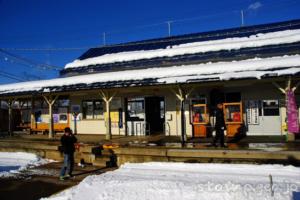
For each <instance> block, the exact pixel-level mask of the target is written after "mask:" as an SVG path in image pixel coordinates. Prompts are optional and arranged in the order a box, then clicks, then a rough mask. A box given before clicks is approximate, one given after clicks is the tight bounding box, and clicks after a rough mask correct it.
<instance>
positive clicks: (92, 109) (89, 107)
mask: <svg viewBox="0 0 300 200" xmlns="http://www.w3.org/2000/svg"><path fill="white" fill-rule="evenodd" d="M103 113H104V108H103V101H101V100H85V101H82V118H83V119H102V118H103Z"/></svg>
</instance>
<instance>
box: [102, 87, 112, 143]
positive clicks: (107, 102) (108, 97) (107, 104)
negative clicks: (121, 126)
mask: <svg viewBox="0 0 300 200" xmlns="http://www.w3.org/2000/svg"><path fill="white" fill-rule="evenodd" d="M115 95H116V92H113V93H112V94H110V93H109V92H104V91H103V90H100V96H101V98H102V99H103V101H104V102H105V107H106V113H107V118H106V136H105V139H106V140H111V139H112V132H111V117H110V102H111V101H112V100H113V98H114V97H115Z"/></svg>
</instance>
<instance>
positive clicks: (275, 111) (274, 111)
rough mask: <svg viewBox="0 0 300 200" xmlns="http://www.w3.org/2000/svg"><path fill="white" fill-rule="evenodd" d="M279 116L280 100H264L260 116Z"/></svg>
mask: <svg viewBox="0 0 300 200" xmlns="http://www.w3.org/2000/svg"><path fill="white" fill-rule="evenodd" d="M261 115H263V116H279V101H278V100H262V101H261V108H260V116H261Z"/></svg>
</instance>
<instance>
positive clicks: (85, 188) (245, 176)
mask: <svg viewBox="0 0 300 200" xmlns="http://www.w3.org/2000/svg"><path fill="white" fill-rule="evenodd" d="M271 188H272V189H271ZM299 192H300V168H296V167H293V166H282V165H246V164H187V163H142V164H130V163H128V164H125V165H123V166H121V167H120V168H119V169H117V170H115V171H112V172H107V173H105V174H102V175H93V176H88V177H87V178H85V179H84V180H83V181H82V182H81V183H80V184H79V185H77V186H75V187H73V188H70V189H68V190H65V191H63V192H62V193H59V194H57V195H55V196H53V197H50V198H48V200H50V199H51V200H71V199H73V200H80V199H82V200H85V199H89V200H98V199H99V200H100V199H101V200H108V199H110V200H118V199H120V200H142V199H148V200H151V199H153V200H161V199H172V200H177V199H178V200H183V199H184V200H186V199H201V200H206V199H213V200H215V199H216V200H222V199H230V200H232V199H236V200H242V199H296V196H298V197H299ZM44 200H45V199H44Z"/></svg>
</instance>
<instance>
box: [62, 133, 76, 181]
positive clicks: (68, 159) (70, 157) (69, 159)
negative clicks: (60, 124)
mask: <svg viewBox="0 0 300 200" xmlns="http://www.w3.org/2000/svg"><path fill="white" fill-rule="evenodd" d="M60 142H61V145H62V151H63V153H64V163H63V166H62V168H61V171H60V177H59V178H60V179H61V180H63V179H64V178H66V177H71V176H72V171H73V167H74V152H75V143H76V142H77V138H76V137H75V136H74V135H73V134H72V131H71V129H70V128H69V127H67V128H65V133H64V135H63V136H62V137H61V139H60ZM66 172H67V175H66V176H65V174H66Z"/></svg>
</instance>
